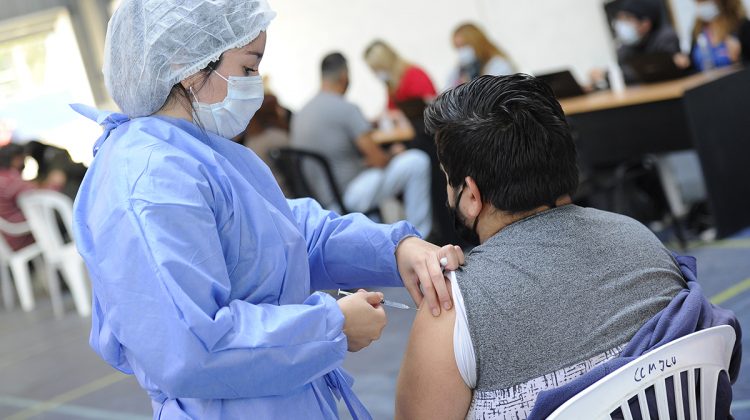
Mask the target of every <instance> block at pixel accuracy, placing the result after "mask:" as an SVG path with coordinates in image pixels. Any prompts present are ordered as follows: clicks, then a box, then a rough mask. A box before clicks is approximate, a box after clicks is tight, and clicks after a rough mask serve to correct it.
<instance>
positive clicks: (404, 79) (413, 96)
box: [365, 40, 437, 116]
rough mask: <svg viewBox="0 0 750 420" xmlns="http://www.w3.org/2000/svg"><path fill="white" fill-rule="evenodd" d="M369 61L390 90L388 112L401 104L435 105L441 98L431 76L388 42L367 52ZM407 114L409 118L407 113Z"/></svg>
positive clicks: (377, 41) (376, 42) (366, 57)
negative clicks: (436, 100)
mask: <svg viewBox="0 0 750 420" xmlns="http://www.w3.org/2000/svg"><path fill="white" fill-rule="evenodd" d="M365 61H366V62H367V65H368V66H369V67H370V69H372V71H373V72H375V75H376V76H377V77H378V79H380V81H382V82H383V83H385V85H386V87H387V89H388V109H389V110H395V109H398V108H399V104H400V103H406V102H410V101H414V100H418V101H424V102H427V101H431V100H432V99H434V98H435V95H437V91H436V90H435V85H434V84H433V83H432V80H430V76H428V75H427V73H426V72H425V71H424V70H422V69H421V68H420V67H418V66H417V65H415V64H412V63H410V62H408V61H406V60H405V59H403V58H402V57H400V56H399V55H398V53H397V52H396V50H394V49H393V48H392V47H391V46H390V45H388V44H386V43H385V42H384V41H381V40H376V41H373V42H372V43H371V44H370V45H369V46H368V47H367V48H366V49H365ZM405 114H407V116H408V114H409V112H408V111H405Z"/></svg>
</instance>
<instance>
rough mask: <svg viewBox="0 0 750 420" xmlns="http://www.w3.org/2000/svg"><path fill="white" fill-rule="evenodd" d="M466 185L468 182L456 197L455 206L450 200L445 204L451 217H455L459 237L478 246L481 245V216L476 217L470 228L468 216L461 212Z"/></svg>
mask: <svg viewBox="0 0 750 420" xmlns="http://www.w3.org/2000/svg"><path fill="white" fill-rule="evenodd" d="M465 186H466V184H464V185H462V186H461V191H459V192H458V196H457V197H456V201H455V207H451V205H450V204H449V203H448V202H446V203H445V205H446V206H447V207H448V212H449V213H450V215H451V219H453V229H454V230H455V231H456V234H457V235H458V237H459V238H461V239H463V240H464V241H466V243H467V244H469V245H471V246H477V245H479V234H477V224H478V223H479V216H477V218H476V219H474V224H473V225H472V227H471V228H469V227H468V226H467V219H466V217H465V216H464V215H463V214H461V210H460V209H459V203H460V202H461V194H463V193H464V187H465Z"/></svg>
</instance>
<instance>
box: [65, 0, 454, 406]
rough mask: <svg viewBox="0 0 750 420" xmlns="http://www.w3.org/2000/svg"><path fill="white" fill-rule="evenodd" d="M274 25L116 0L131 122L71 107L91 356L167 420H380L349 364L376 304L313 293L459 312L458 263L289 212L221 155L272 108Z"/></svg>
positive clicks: (250, 17)
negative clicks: (80, 162) (262, 71)
mask: <svg viewBox="0 0 750 420" xmlns="http://www.w3.org/2000/svg"><path fill="white" fill-rule="evenodd" d="M273 17H274V13H273V12H272V11H271V10H270V9H269V7H268V5H267V3H266V1H265V0H210V1H209V0H124V1H123V2H122V3H121V5H120V7H119V8H118V9H117V11H116V12H115V13H114V15H113V17H112V19H111V21H110V23H109V27H108V30H107V39H106V46H105V49H106V51H105V65H104V75H105V80H106V84H107V88H108V90H109V92H110V94H111V95H112V98H113V99H114V101H115V102H116V103H117V105H119V107H120V108H121V109H122V113H102V112H98V111H96V110H94V109H91V108H86V107H83V106H74V107H75V108H76V109H77V110H78V111H79V112H80V113H82V114H84V115H86V116H87V117H89V118H91V119H93V120H95V121H96V122H97V123H99V124H100V125H102V126H103V127H104V134H103V135H102V136H101V137H100V138H99V139H98V141H97V142H96V144H95V146H94V154H95V158H94V161H93V163H92V165H91V168H90V169H89V171H88V172H87V174H86V178H85V180H84V182H83V184H82V186H81V189H80V192H79V194H78V199H77V201H76V206H75V236H76V239H77V243H78V248H79V251H80V253H81V254H82V255H83V257H84V259H85V261H86V265H87V267H88V269H89V271H90V274H91V280H92V283H93V307H94V309H93V319H92V330H91V337H90V343H91V346H92V347H93V349H94V350H95V351H96V352H97V353H98V354H99V355H100V356H101V357H102V358H103V359H104V360H105V361H106V362H108V363H109V364H111V365H112V366H114V367H115V368H116V369H118V370H120V371H122V372H125V373H127V374H133V375H135V377H136V378H137V380H138V382H139V383H140V385H141V386H142V387H143V388H144V389H145V390H146V391H147V392H148V395H149V396H150V398H151V400H152V405H153V409H154V418H157V419H158V418H164V419H187V418H192V419H219V418H226V419H232V418H252V419H301V418H304V419H310V420H312V419H335V418H337V417H338V415H337V410H336V402H335V398H343V399H344V401H345V403H346V405H347V406H348V407H349V410H350V411H351V413H352V415H353V417H354V418H364V419H367V418H370V416H369V414H368V413H367V411H366V409H365V408H364V407H363V406H362V404H361V403H360V402H359V401H358V400H357V398H356V396H355V395H354V394H353V392H352V390H351V378H350V377H349V376H348V375H346V373H345V372H343V371H342V370H341V364H342V361H343V359H344V357H345V355H346V352H347V350H349V351H357V350H359V349H362V348H364V347H366V346H367V345H369V344H370V343H371V342H372V341H373V340H376V339H377V338H378V337H379V335H380V333H381V330H382V329H383V327H384V325H385V322H386V315H385V312H384V311H383V308H382V307H380V305H379V302H380V299H381V297H382V295H381V294H380V293H368V292H364V291H361V292H360V293H356V294H354V295H352V296H349V297H346V298H343V299H341V300H339V301H336V300H334V299H333V298H331V297H330V296H328V295H326V294H322V293H314V294H311V292H312V291H313V290H322V289H335V288H347V289H348V288H357V287H366V286H404V285H405V286H406V287H407V288H408V290H409V291H410V293H411V295H412V297H413V298H414V299H415V301H416V302H417V303H421V301H422V300H423V299H424V300H425V304H424V305H423V307H424V308H425V309H428V310H430V311H432V312H433V313H435V314H438V313H439V312H440V309H441V307H442V308H443V309H449V308H450V296H449V294H448V292H447V288H446V285H445V281H444V279H443V276H442V272H441V266H440V263H439V261H440V259H442V258H447V259H448V267H447V268H449V269H454V268H457V267H458V265H459V264H461V263H462V262H463V254H462V253H461V251H460V249H458V248H456V247H453V246H446V247H443V248H439V247H437V246H435V245H432V244H429V243H427V242H424V241H423V240H421V239H420V238H419V236H418V232H416V230H415V229H414V228H413V227H412V226H410V225H409V224H407V223H406V222H401V223H396V224H394V225H381V224H375V223H373V222H371V221H370V220H368V219H367V218H365V217H364V216H362V215H359V214H352V215H347V216H339V215H337V214H335V213H332V212H330V211H326V210H324V209H322V208H321V207H320V205H318V203H316V202H315V201H313V200H310V199H301V200H286V199H285V198H284V197H283V195H282V193H281V190H280V189H279V187H278V185H277V184H276V182H275V181H274V178H273V176H272V175H271V172H270V170H269V169H268V167H266V166H265V165H264V164H263V162H262V161H261V160H260V159H259V158H258V157H257V156H256V155H254V154H253V152H251V151H250V150H249V149H246V148H244V147H243V146H241V145H238V144H235V143H234V142H232V141H231V140H229V139H230V138H233V137H236V136H238V135H240V134H241V132H242V131H243V130H244V129H245V127H246V126H247V124H248V122H249V121H250V120H251V118H252V116H253V114H254V113H255V111H256V110H257V109H258V108H259V106H260V105H261V102H262V101H263V82H262V80H261V78H260V76H259V74H258V67H259V65H260V64H261V60H262V58H263V54H264V50H265V45H266V29H267V27H268V25H269V22H270V21H271V20H272V18H273ZM300 41H301V42H304V39H302V38H301V39H300Z"/></svg>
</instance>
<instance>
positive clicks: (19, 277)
mask: <svg viewBox="0 0 750 420" xmlns="http://www.w3.org/2000/svg"><path fill="white" fill-rule="evenodd" d="M30 232H31V230H30V228H29V225H28V224H27V223H24V222H21V223H11V222H8V221H7V220H5V219H2V218H0V290H2V293H3V302H4V304H5V308H6V309H12V308H13V304H14V299H13V290H12V289H13V288H12V287H11V284H10V274H11V273H13V282H14V283H15V285H16V291H17V293H18V300H19V301H20V302H21V308H22V309H23V310H24V311H27V312H28V311H31V310H32V309H34V292H33V289H32V287H31V275H30V273H29V262H32V264H35V267H36V268H37V269H40V268H41V267H40V264H39V262H40V260H41V256H42V250H41V248H39V245H37V244H36V243H33V244H31V245H27V246H25V247H23V248H21V249H19V250H17V251H14V250H13V248H11V247H10V245H9V244H8V242H7V241H6V240H5V237H3V235H2V233H6V234H8V235H11V236H19V235H25V234H27V233H30Z"/></svg>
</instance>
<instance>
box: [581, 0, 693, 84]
mask: <svg viewBox="0 0 750 420" xmlns="http://www.w3.org/2000/svg"><path fill="white" fill-rule="evenodd" d="M613 25H614V29H615V34H616V36H617V42H618V44H619V46H618V47H617V62H618V64H619V65H620V68H621V69H622V75H623V78H624V80H625V83H626V84H629V85H630V84H637V83H640V82H641V81H640V80H639V79H638V75H637V74H636V73H635V72H634V71H633V69H632V68H631V67H630V65H629V64H628V62H629V61H630V60H632V59H633V58H635V57H638V56H640V55H643V54H653V53H665V54H671V55H673V56H674V57H675V60H677V57H678V55H677V54H679V53H680V40H679V38H678V37H677V33H676V32H675V30H674V28H672V26H671V25H669V24H668V23H667V22H665V21H664V19H663V17H662V6H661V4H660V2H659V1H658V0H625V1H623V2H622V4H621V5H620V7H619V9H618V11H617V14H616V16H615V20H614V22H613ZM606 79H607V72H606V71H605V70H602V69H596V70H594V71H592V72H591V81H592V83H593V85H594V86H604V85H606V84H607V80H606Z"/></svg>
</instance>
